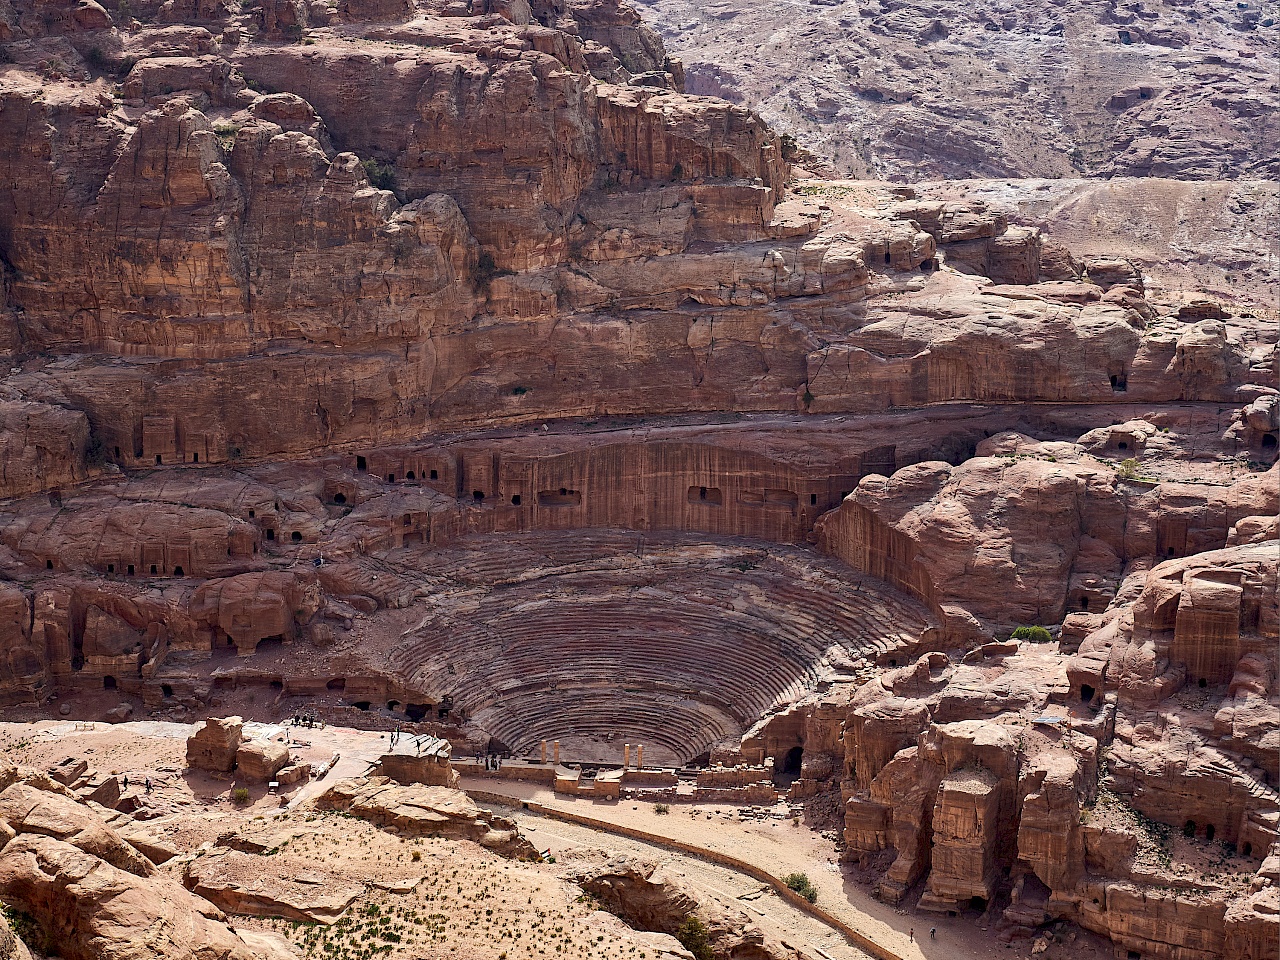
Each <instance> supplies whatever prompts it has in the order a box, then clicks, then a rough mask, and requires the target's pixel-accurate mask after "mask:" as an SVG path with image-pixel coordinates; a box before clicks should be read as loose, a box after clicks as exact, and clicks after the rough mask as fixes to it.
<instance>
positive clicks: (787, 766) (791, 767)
mask: <svg viewBox="0 0 1280 960" xmlns="http://www.w3.org/2000/svg"><path fill="white" fill-rule="evenodd" d="M803 763H804V747H792V748H791V749H790V750H788V751H787V752H786V753H784V754H782V755H781V756H779V757H776V758H775V759H774V761H773V779H774V781H775V782H778V783H790V782H791V781H792V780H795V779H797V778H798V777H799V776H800V768H801V766H802V765H803Z"/></svg>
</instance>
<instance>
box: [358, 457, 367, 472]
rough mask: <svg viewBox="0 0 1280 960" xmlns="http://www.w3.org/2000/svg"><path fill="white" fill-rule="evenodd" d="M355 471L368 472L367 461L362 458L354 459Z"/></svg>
mask: <svg viewBox="0 0 1280 960" xmlns="http://www.w3.org/2000/svg"><path fill="white" fill-rule="evenodd" d="M356 469H357V470H361V471H363V470H368V469H369V461H368V460H366V459H365V458H364V457H356Z"/></svg>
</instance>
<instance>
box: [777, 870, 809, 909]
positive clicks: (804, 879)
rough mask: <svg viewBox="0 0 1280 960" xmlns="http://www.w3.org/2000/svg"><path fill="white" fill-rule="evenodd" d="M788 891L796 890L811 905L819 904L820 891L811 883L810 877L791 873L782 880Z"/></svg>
mask: <svg viewBox="0 0 1280 960" xmlns="http://www.w3.org/2000/svg"><path fill="white" fill-rule="evenodd" d="M782 882H783V883H785V884H786V885H787V887H788V889H791V890H794V891H795V892H796V893H798V894H800V896H802V897H804V898H805V899H806V900H808V901H809V902H810V903H817V902H818V889H817V888H816V887H815V886H814V885H813V884H812V883H810V882H809V877H808V876H807V875H806V874H803V873H789V874H787V875H786V876H785V877H783V878H782Z"/></svg>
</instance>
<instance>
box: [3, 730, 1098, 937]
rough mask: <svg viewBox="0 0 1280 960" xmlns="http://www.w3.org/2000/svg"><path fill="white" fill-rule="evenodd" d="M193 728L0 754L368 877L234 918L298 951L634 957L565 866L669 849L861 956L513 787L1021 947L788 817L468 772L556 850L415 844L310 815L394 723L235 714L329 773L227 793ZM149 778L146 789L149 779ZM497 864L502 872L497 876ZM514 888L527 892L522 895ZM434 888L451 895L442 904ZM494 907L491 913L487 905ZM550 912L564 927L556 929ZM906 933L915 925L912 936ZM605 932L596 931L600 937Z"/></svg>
mask: <svg viewBox="0 0 1280 960" xmlns="http://www.w3.org/2000/svg"><path fill="white" fill-rule="evenodd" d="M194 727H195V725H194V724H183V723H169V722H162V721H139V722H133V723H126V724H116V725H110V724H104V723H91V722H90V723H86V722H82V721H71V720H67V721H50V720H45V721H39V722H37V723H5V722H0V757H3V758H4V760H5V761H9V762H15V763H20V764H24V765H29V766H34V767H37V768H41V769H46V768H48V767H50V766H52V765H53V764H55V763H57V762H59V761H61V760H63V759H65V758H67V757H80V758H83V759H85V760H86V761H87V762H88V763H89V765H90V766H91V767H92V768H93V769H95V770H97V771H98V772H101V773H112V774H121V775H124V774H127V775H128V776H129V792H130V793H132V794H134V795H136V796H137V797H138V799H139V800H140V802H141V804H142V809H141V810H140V811H139V812H137V813H135V814H134V818H135V819H136V820H139V821H141V822H142V823H141V826H143V827H144V828H145V829H146V830H147V832H149V833H151V834H153V835H154V836H156V837H157V838H159V839H161V840H163V841H165V842H167V843H168V844H170V845H171V846H173V847H174V848H176V849H177V850H178V851H180V853H183V854H191V853H194V854H195V855H198V854H199V848H200V847H201V845H202V844H206V843H208V842H210V841H213V840H215V839H216V838H218V837H220V836H223V835H225V834H226V833H228V832H229V831H238V832H241V833H244V832H246V831H251V832H255V833H263V832H267V833H270V832H272V831H275V832H277V833H279V834H280V835H281V836H285V835H286V834H288V836H289V838H290V839H289V848H288V855H287V856H281V857H280V859H278V860H276V861H274V862H273V865H272V867H273V870H279V871H280V874H279V875H281V876H294V875H298V874H300V873H305V872H306V871H307V870H308V869H322V870H323V871H324V872H325V873H326V874H335V873H336V874H339V875H341V876H342V877H343V878H344V879H350V880H352V881H353V882H357V883H359V884H363V885H364V886H365V887H366V891H365V893H364V894H363V895H362V896H361V897H360V898H359V899H358V900H357V901H356V903H355V904H354V905H353V907H352V908H351V910H350V911H348V914H347V915H345V916H344V918H343V920H342V921H340V922H339V924H335V925H334V929H332V930H330V931H329V932H324V931H321V932H316V931H315V929H314V928H313V927H312V926H311V925H298V924H295V923H292V922H290V921H271V920H262V919H254V920H250V921H246V923H247V924H248V925H251V926H259V927H265V928H271V929H276V930H278V931H280V932H282V933H285V934H286V935H287V936H289V937H290V938H291V939H293V940H294V941H295V943H297V944H299V946H300V947H301V948H302V949H303V950H304V952H306V953H307V955H310V956H319V955H321V954H324V955H328V956H336V957H341V956H345V955H347V953H346V951H355V949H356V948H355V944H356V943H358V942H362V941H361V937H367V936H373V935H375V934H377V936H381V935H382V933H388V934H394V935H395V936H399V937H400V938H401V939H400V940H399V941H396V940H394V937H392V938H391V939H387V940H385V941H380V942H382V945H383V946H386V947H387V948H388V950H389V952H387V953H386V956H387V957H389V958H391V960H396V958H403V960H419V958H420V957H422V956H427V955H430V956H432V957H468V958H469V957H493V956H495V955H496V954H497V953H498V952H501V953H503V954H505V956H506V960H520V958H525V957H527V958H528V960H535V957H536V958H538V960H546V957H547V954H546V953H538V952H537V950H538V948H539V945H541V946H543V947H545V944H543V943H542V940H543V939H544V938H545V937H544V935H548V931H547V929H545V928H549V929H550V930H551V931H552V932H553V933H555V936H554V938H553V939H554V940H555V941H556V944H557V946H558V947H559V948H560V949H558V950H557V951H556V952H557V953H562V954H564V953H566V952H567V955H568V956H569V957H572V956H574V955H576V954H578V953H584V954H586V955H590V956H593V957H596V956H609V957H619V958H624V960H639V958H644V957H645V953H646V952H648V953H653V952H654V950H655V949H656V948H654V947H653V946H652V945H650V946H649V948H648V950H647V951H646V950H645V949H644V943H643V942H642V939H643V936H645V935H642V934H637V933H636V932H635V931H632V930H630V929H629V928H626V927H625V925H621V922H620V921H617V920H616V919H614V918H610V917H608V916H607V915H602V914H599V913H598V912H596V911H594V908H593V907H592V905H591V904H590V903H584V902H579V901H578V900H577V897H578V896H579V895H580V893H581V891H580V890H579V888H577V887H576V886H574V885H573V884H571V883H570V882H569V881H568V880H567V879H566V878H567V877H569V876H571V875H572V873H573V872H574V870H575V869H576V868H577V867H581V866H582V865H583V861H584V860H589V859H590V858H591V857H592V856H595V857H602V856H605V855H606V854H607V853H613V852H620V853H626V854H631V855H633V856H638V857H641V858H643V859H646V860H651V861H656V862H660V863H662V864H664V865H665V866H666V867H667V868H669V869H672V870H674V871H675V872H676V873H678V874H681V875H682V876H683V877H684V879H685V881H686V882H687V883H689V884H690V886H692V887H693V888H694V889H695V890H696V891H698V893H699V895H700V896H701V897H705V898H708V899H714V900H719V901H720V902H721V903H723V904H725V905H726V906H728V907H730V908H731V909H734V910H737V911H739V912H742V913H745V914H746V915H747V916H748V917H749V918H750V919H752V920H753V921H755V922H757V923H758V924H759V926H760V927H761V929H762V930H763V931H764V932H765V934H766V936H767V937H768V938H770V939H776V940H781V941H783V942H785V943H786V944H787V945H789V946H792V947H794V948H796V949H798V950H800V951H801V952H802V953H804V954H805V955H807V956H809V957H811V958H824V957H825V958H828V960H862V958H864V957H865V954H864V953H862V951H860V950H858V949H856V948H855V947H853V946H851V945H849V944H848V943H847V942H846V941H845V939H844V937H843V935H841V934H839V933H838V932H837V931H835V930H834V929H832V928H830V927H828V926H826V925H825V924H824V923H822V922H820V921H819V920H817V919H816V918H813V917H811V916H809V915H808V914H806V913H804V912H802V911H800V910H797V909H796V908H795V907H793V906H791V905H790V904H788V903H786V902H785V901H783V900H782V899H781V898H779V897H778V896H777V895H776V894H774V893H773V892H772V891H769V890H768V889H767V888H765V887H764V885H763V884H761V883H759V882H758V881H756V880H755V879H754V878H752V877H750V876H747V875H745V874H742V873H739V872H737V871H735V870H732V869H729V868H724V867H720V866H717V865H714V864H712V863H710V862H708V861H705V860H701V859H699V858H697V857H694V856H691V855H688V854H684V853H679V852H676V851H672V850H668V849H665V848H659V847H655V846H653V845H650V844H647V843H643V842H640V841H635V840H631V839H629V838H625V837H621V836H618V835H617V834H613V833H609V832H607V831H606V830H597V829H592V828H589V827H583V826H578V825H575V824H569V823H565V822H562V821H556V820H554V819H550V818H548V817H545V816H541V815H539V814H537V813H532V812H529V811H527V810H522V809H520V808H519V804H520V802H521V801H526V800H534V801H537V802H538V803H539V804H541V805H543V806H545V807H547V808H550V809H558V810H566V811H570V812H573V813H577V814H580V815H584V816H588V817H592V818H594V819H596V820H599V821H602V822H604V823H607V824H616V825H621V826H627V827H633V828H638V829H640V830H644V831H646V832H649V833H652V834H656V835H659V836H663V837H669V838H673V839H678V840H681V841H683V842H685V843H688V844H691V845H694V846H697V847H702V848H705V849H708V850H712V851H719V852H722V853H726V854H731V855H733V856H735V857H737V858H739V859H743V860H746V861H748V862H750V863H752V864H754V865H757V866H759V867H762V868H764V869H766V870H768V871H769V872H770V873H772V874H773V875H775V876H779V877H781V876H785V875H786V874H788V873H791V872H801V873H805V874H806V875H807V876H808V877H809V878H810V880H811V882H812V883H813V885H814V886H815V887H816V888H817V890H818V896H819V900H818V902H819V904H820V905H821V906H822V907H823V908H825V909H826V910H828V911H830V912H831V913H832V914H834V915H835V916H837V917H839V918H840V919H841V920H842V921H844V922H845V923H848V924H849V925H851V926H853V927H854V928H855V929H857V930H859V931H860V932H862V933H863V934H864V935H866V936H867V937H869V938H871V939H872V940H874V941H875V942H877V943H880V944H882V945H884V946H886V947H888V948H889V949H891V950H893V951H894V952H896V953H897V954H899V955H900V956H902V957H904V958H910V960H923V958H928V960H943V958H946V960H953V958H954V960H985V958H994V957H1010V956H1019V957H1022V956H1030V949H1031V944H1030V943H1028V942H1027V941H1022V942H1019V943H1016V944H1014V945H1013V946H1008V945H1005V944H1001V943H999V942H997V941H996V940H995V938H994V936H993V935H992V934H991V933H990V932H988V931H984V930H982V929H980V928H979V927H978V926H977V925H976V924H975V922H974V920H973V919H972V918H947V917H934V916H932V915H928V914H920V915H915V914H914V913H912V912H910V911H909V910H905V909H898V908H895V907H892V906H889V905H886V904H884V903H881V902H879V901H877V900H875V899H874V898H873V897H872V896H871V895H870V894H869V893H868V892H867V890H866V889H865V888H864V887H862V886H860V885H859V884H858V883H857V882H856V881H855V880H854V879H853V877H852V875H851V874H850V873H849V872H848V870H847V869H842V866H841V864H840V863H839V859H838V855H837V851H836V847H835V843H834V834H833V833H832V832H831V831H830V830H826V831H825V832H824V831H823V830H821V829H811V828H810V827H809V826H807V825H805V824H803V823H797V822H793V821H792V820H791V819H788V818H786V817H785V816H782V815H779V816H776V817H775V816H769V815H767V814H766V815H762V816H760V817H759V818H756V817H754V816H753V817H751V818H744V817H743V816H742V815H741V812H740V810H739V809H738V808H736V807H732V806H727V805H724V806H720V805H717V806H709V805H697V806H686V805H682V804H674V805H672V806H671V807H670V812H669V813H666V814H662V813H659V812H658V810H657V805H656V804H653V803H647V802H642V801H634V800H623V801H594V800H588V799H577V798H566V797H562V796H558V795H556V794H554V793H553V792H552V791H550V790H549V789H547V788H545V787H541V786H538V785H535V784H527V783H520V782H514V781H502V780H492V779H485V780H475V781H467V780H464V781H463V784H462V786H463V788H464V789H465V788H467V787H471V788H472V789H475V790H478V791H483V792H485V793H490V794H500V795H503V796H506V797H510V798H511V800H512V803H513V807H512V808H511V809H506V808H503V809H501V810H500V811H499V812H501V813H505V814H508V815H511V816H513V817H515V818H516V819H517V820H518V822H519V824H520V826H521V828H522V829H523V830H524V831H526V833H527V835H528V836H529V838H530V839H531V840H532V841H533V842H534V844H535V845H536V846H537V847H538V848H539V849H541V850H550V852H551V853H552V854H553V855H554V856H555V857H556V858H557V861H559V862H558V863H557V864H543V865H523V864H520V865H518V864H511V863H510V862H508V861H503V860H500V859H499V858H496V857H495V856H494V855H492V854H490V853H489V852H488V851H485V850H483V849H482V848H481V847H479V846H477V845H475V844H470V843H460V842H451V841H443V840H439V841H430V840H423V841H420V842H418V843H417V844H414V845H413V847H412V848H410V847H408V846H406V841H405V840H404V839H403V838H400V837H395V836H392V835H389V834H386V833H384V832H382V831H379V830H377V829H375V828H373V827H371V826H369V825H367V824H363V823H361V822H359V821H354V820H351V819H350V818H347V817H339V816H337V815H333V814H317V813H316V812H315V811H314V810H312V809H311V808H310V807H309V806H308V805H307V804H306V801H307V800H309V799H311V798H313V797H315V796H317V795H318V794H319V793H321V792H323V791H324V790H325V789H326V788H327V787H328V786H329V785H331V784H332V783H333V782H334V781H335V780H338V779H341V778H344V777H353V776H360V775H363V774H364V773H366V772H367V771H368V769H369V767H370V764H371V763H372V761H373V760H375V759H376V758H377V757H378V756H380V755H381V754H382V753H383V752H384V750H385V749H386V747H387V746H388V744H387V738H388V734H385V733H379V732H377V731H366V730H356V729H351V728H346V727H332V726H330V727H326V728H324V729H320V728H295V727H283V726H280V725H274V724H256V723H250V724H246V727H245V733H246V736H253V737H263V738H268V739H273V740H277V741H279V742H288V743H289V744H290V746H291V749H292V751H293V753H294V754H295V756H296V757H298V758H300V759H305V760H309V761H311V762H312V763H314V764H316V765H317V766H319V765H322V764H323V765H326V766H327V767H328V769H327V770H326V772H325V774H324V776H323V777H321V778H319V779H316V780H312V781H310V782H309V783H307V784H305V785H303V786H301V787H300V788H298V789H295V790H293V791H291V792H286V793H284V794H281V795H273V794H271V793H270V792H269V791H267V789H266V788H265V787H264V786H262V785H253V786H251V788H250V802H249V803H248V804H247V805H242V806H237V805H235V804H234V803H233V802H232V795H231V791H232V789H233V787H234V786H235V785H236V781H235V780H234V778H233V775H230V774H228V775H217V774H205V773H197V772H189V771H187V770H186V769H185V741H186V738H187V736H188V735H189V734H190V732H191V731H192V730H193V729H194ZM335 757H336V761H335ZM148 780H150V782H151V791H150V792H149V793H148V792H146V788H145V784H146V782H147V781H148ZM757 813H758V812H757ZM827 826H829V825H827ZM272 846H276V843H274V842H273V844H272ZM281 849H282V850H283V849H284V845H281ZM415 850H416V853H417V858H416V859H414V858H413V856H414V851H415ZM185 859H186V858H184V857H181V856H180V857H179V858H177V859H175V860H174V861H173V862H172V864H170V865H169V866H167V867H166V869H170V870H174V871H180V870H181V869H182V864H183V863H184V862H185ZM498 872H500V873H501V876H502V883H501V884H495V883H494V882H493V881H492V878H493V877H495V876H497V875H498ZM419 877H420V878H422V881H423V882H421V883H418V884H416V885H415V886H414V889H413V890H412V891H409V892H407V893H400V894H395V893H391V892H389V891H387V890H384V889H379V887H378V886H377V883H379V882H383V881H387V882H390V881H400V882H403V881H405V880H406V879H413V878H419ZM450 891H451V892H450ZM446 894H447V896H448V897H449V898H450V899H449V900H447V901H446V900H444V899H443V898H444V897H445V896H446ZM522 897H523V899H524V901H525V902H524V903H523V904H521V903H519V902H518V901H519V900H520V899H521V898H522ZM433 898H434V899H433ZM486 899H493V900H494V905H489V904H486V903H484V902H483V901H485V900H486ZM444 903H449V904H450V905H451V906H450V909H449V910H448V911H445V912H443V913H442V912H441V910H442V908H441V904H444ZM489 909H493V910H495V911H496V912H495V913H492V914H490V913H484V911H485V910H489ZM495 918H498V919H495ZM463 920H465V922H462V921H463ZM552 921H555V924H554V925H552ZM555 925H558V926H560V927H561V928H562V929H561V930H560V931H558V932H556V931H555V929H554V926H555ZM619 928H620V929H619ZM930 928H936V931H937V933H936V937H937V938H936V940H930V939H929V930H930ZM911 930H914V931H915V934H916V939H915V940H914V941H912V940H911V938H910V931H911ZM566 931H567V932H566ZM357 934H359V936H357ZM520 937H523V938H524V939H523V940H520ZM599 937H603V938H604V939H596V938H599ZM637 937H640V938H641V940H637V939H636V938H637ZM513 938H515V939H513ZM1098 946H1099V944H1097V943H1095V942H1094V940H1093V938H1090V937H1087V936H1082V937H1081V938H1080V939H1078V940H1077V941H1072V942H1069V943H1062V944H1054V945H1053V946H1051V948H1050V951H1049V952H1048V953H1047V954H1044V955H1042V956H1044V957H1045V960H1057V958H1067V957H1070V958H1072V960H1091V958H1094V957H1098V958H1101V957H1104V956H1109V955H1110V951H1109V950H1107V951H1106V952H1105V953H1104V952H1099V950H1098ZM498 948H501V950H499V949H498ZM526 948H529V949H527V950H526ZM422 950H427V951H428V953H425V954H424V953H422V952H421V951H422ZM415 951H417V952H415ZM351 955H352V956H354V955H355V954H354V952H352V953H351ZM655 955H656V954H655ZM646 960H647V958H646Z"/></svg>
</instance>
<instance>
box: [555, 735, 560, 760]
mask: <svg viewBox="0 0 1280 960" xmlns="http://www.w3.org/2000/svg"><path fill="white" fill-rule="evenodd" d="M555 749H556V763H557V764H559V763H560V741H559V740H557V741H556V742H555Z"/></svg>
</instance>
